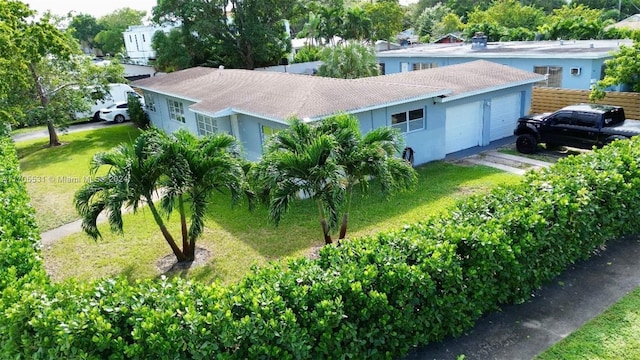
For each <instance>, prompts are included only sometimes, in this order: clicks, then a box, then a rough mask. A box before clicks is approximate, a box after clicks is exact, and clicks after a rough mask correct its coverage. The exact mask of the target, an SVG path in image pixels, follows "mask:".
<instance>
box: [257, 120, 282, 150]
mask: <svg viewBox="0 0 640 360" xmlns="http://www.w3.org/2000/svg"><path fill="white" fill-rule="evenodd" d="M278 131H279V130H278V129H274V128H272V127H271V126H266V125H262V126H261V127H260V140H261V141H262V145H263V146H264V145H265V144H266V143H267V141H269V139H270V138H271V137H272V136H273V135H275V134H276V133H277V132H278Z"/></svg>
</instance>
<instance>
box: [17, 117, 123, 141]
mask: <svg viewBox="0 0 640 360" xmlns="http://www.w3.org/2000/svg"><path fill="white" fill-rule="evenodd" d="M129 124H131V123H126V124H116V123H113V122H108V121H96V122H93V121H92V122H86V123H81V124H74V125H71V126H69V128H68V129H67V131H66V132H61V131H60V130H58V132H59V134H63V133H74V132H78V131H87V130H94V129H99V128H103V127H107V126H121V125H129ZM47 137H49V132H48V131H47V130H46V129H45V130H39V131H34V132H30V133H24V134H18V135H13V136H12V137H11V138H12V139H13V141H16V142H18V141H27V140H34V139H41V138H47Z"/></svg>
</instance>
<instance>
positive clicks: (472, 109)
mask: <svg viewBox="0 0 640 360" xmlns="http://www.w3.org/2000/svg"><path fill="white" fill-rule="evenodd" d="M446 116H447V118H446V123H445V151H446V153H447V154H450V153H452V152H456V151H460V150H464V149H468V148H470V147H474V146H478V145H480V143H481V139H482V103H481V102H479V101H475V102H471V103H468V104H463V105H457V106H452V107H449V108H447V113H446Z"/></svg>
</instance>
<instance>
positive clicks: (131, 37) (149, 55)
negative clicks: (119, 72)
mask: <svg viewBox="0 0 640 360" xmlns="http://www.w3.org/2000/svg"><path fill="white" fill-rule="evenodd" d="M171 29H173V26H151V25H135V26H129V28H128V29H127V30H126V31H125V32H123V33H122V35H123V36H124V45H125V48H126V50H127V57H128V58H129V60H130V62H131V63H133V64H137V65H148V64H149V60H150V59H151V60H153V59H155V58H156V52H155V51H154V50H153V47H151V41H152V40H153V35H154V34H155V33H156V31H164V32H165V33H168V32H169V31H171Z"/></svg>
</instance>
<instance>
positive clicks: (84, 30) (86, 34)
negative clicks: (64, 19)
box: [67, 14, 103, 49]
mask: <svg viewBox="0 0 640 360" xmlns="http://www.w3.org/2000/svg"><path fill="white" fill-rule="evenodd" d="M102 30H103V29H102V26H100V25H98V20H97V19H96V18H95V17H93V16H91V15H88V14H78V15H75V16H74V17H73V18H72V19H71V22H70V23H69V27H68V28H67V31H69V32H71V35H73V37H74V38H76V39H78V41H80V45H81V47H82V48H86V47H87V48H91V49H93V48H94V46H95V41H94V39H95V37H96V35H98V33H99V32H100V31H102Z"/></svg>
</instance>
